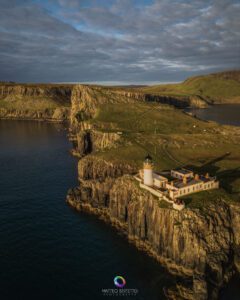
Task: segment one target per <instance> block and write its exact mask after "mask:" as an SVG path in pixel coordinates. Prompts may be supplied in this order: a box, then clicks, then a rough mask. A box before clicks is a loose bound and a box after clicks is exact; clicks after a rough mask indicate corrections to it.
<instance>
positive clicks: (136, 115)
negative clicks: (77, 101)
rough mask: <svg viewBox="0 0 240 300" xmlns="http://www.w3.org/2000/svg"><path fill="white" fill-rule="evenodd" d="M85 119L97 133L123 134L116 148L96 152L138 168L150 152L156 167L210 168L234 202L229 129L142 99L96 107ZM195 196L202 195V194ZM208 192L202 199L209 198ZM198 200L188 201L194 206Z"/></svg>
mask: <svg viewBox="0 0 240 300" xmlns="http://www.w3.org/2000/svg"><path fill="white" fill-rule="evenodd" d="M90 122H91V123H94V124H95V126H97V128H99V129H100V130H102V131H110V132H118V131H121V132H122V139H121V142H120V143H119V145H118V147H117V148H114V149H106V150H105V151H98V152H97V153H95V155H98V156H100V157H103V158H104V159H107V160H111V161H114V160H118V161H124V162H127V163H129V164H134V165H135V166H136V168H140V167H141V166H142V163H143V158H144V156H145V155H146V154H147V153H149V154H150V155H151V156H152V157H153V159H154V164H155V169H156V170H166V169H171V168H175V167H179V166H183V167H188V168H191V169H193V170H194V171H195V172H198V173H202V174H204V173H206V172H209V173H210V175H217V176H218V178H219V180H220V184H221V187H222V188H223V190H224V193H225V196H226V195H228V197H230V198H231V199H232V200H233V201H239V197H240V188H239V187H240V184H239V183H240V179H239V178H240V171H239V169H238V168H240V135H239V133H237V129H235V128H234V127H232V128H231V127H225V126H221V125H217V124H215V123H213V122H204V121H201V120H198V119H195V118H193V117H191V116H189V115H186V114H185V113H183V112H182V111H181V110H178V109H174V108H172V107H170V106H168V105H160V104H156V103H143V102H141V103H140V102H138V103H129V104H121V103H118V104H115V105H114V104H105V105H100V106H99V108H98V110H97V113H96V115H95V117H94V118H93V119H92V120H91V121H90ZM235 131H236V132H235ZM222 133H224V134H222ZM221 191H222V190H221ZM196 195H197V194H196ZM199 195H200V196H199V197H200V198H199V199H202V197H203V196H204V195H205V194H202V193H200V194H199ZM207 195H208V194H207ZM209 195H210V196H211V195H212V194H211V193H210V194H209ZM209 195H208V198H206V199H210V200H211V199H212V198H211V197H209ZM215 196H216V194H215V191H214V192H213V198H214V197H215ZM194 197H195V196H193V199H195V198H194ZM196 197H198V196H196ZM197 199H198V198H196V200H194V201H193V202H192V205H193V204H194V207H197V205H198V204H197V203H198V200H197ZM206 201H208V200H206ZM195 204H196V205H195Z"/></svg>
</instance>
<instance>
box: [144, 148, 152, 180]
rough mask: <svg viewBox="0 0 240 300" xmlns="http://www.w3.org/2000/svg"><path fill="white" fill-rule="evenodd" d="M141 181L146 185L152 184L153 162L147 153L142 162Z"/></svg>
mask: <svg viewBox="0 0 240 300" xmlns="http://www.w3.org/2000/svg"><path fill="white" fill-rule="evenodd" d="M143 183H144V184H145V185H148V186H153V162H152V158H151V156H150V155H149V154H148V155H147V156H146V157H145V160H144V163H143Z"/></svg>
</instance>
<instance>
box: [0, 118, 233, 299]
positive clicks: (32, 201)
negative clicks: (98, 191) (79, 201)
mask: <svg viewBox="0 0 240 300" xmlns="http://www.w3.org/2000/svg"><path fill="white" fill-rule="evenodd" d="M70 148H71V144H70V143H69V142H68V140H67V137H66V130H64V128H63V127H62V125H56V124H46V123H41V122H27V121H0V299H1V300H5V299H6V300H15V299H16V300H30V299H31V300H36V299H53V300H55V299H56V300H61V299H64V300H65V299H66V300H74V299H78V300H80V299H81V300H85V299H86V300H88V299H89V300H92V299H94V300H95V299H96V300H97V299H106V298H108V299H109V298H110V297H107V296H103V294H102V289H114V288H115V286H114V283H113V279H114V277H115V276H116V275H121V276H123V277H124V278H125V279H126V286H125V288H128V289H137V290H138V294H137V296H133V297H127V296H124V297H121V298H122V299H144V300H145V299H146V300H154V299H165V297H164V293H163V287H166V286H169V285H172V284H175V283H176V281H177V279H176V278H175V277H173V276H171V275H169V273H168V272H166V270H165V269H163V268H162V267H161V266H160V265H159V264H158V263H156V262H155V261H154V260H153V259H151V258H149V257H148V256H146V255H145V254H144V253H141V252H139V251H138V250H136V249H135V247H133V246H131V245H129V244H128V242H127V241H126V240H125V238H124V237H122V236H119V235H118V234H117V232H116V231H115V230H114V229H112V228H111V227H109V226H108V225H106V224H104V223H103V222H101V221H99V220H98V219H97V218H95V217H92V216H89V215H85V214H82V213H81V214H80V213H77V212H75V211H74V210H73V209H71V208H70V207H69V206H68V205H67V204H66V203H65V196H66V193H67V190H68V188H70V187H73V186H75V185H77V161H76V159H75V158H73V157H72V156H71V155H70V154H69V149H70ZM236 286H237V284H236V283H235V284H234V283H233V288H230V290H229V291H226V292H225V296H224V297H223V298H222V299H228V297H227V296H230V295H231V293H233V294H232V295H231V298H229V299H237V298H236V297H235V298H234V296H236V295H237V294H236V291H237V290H236ZM234 288H235V291H234ZM111 298H112V297H111ZM117 298H118V299H119V297H117ZM117 298H116V297H115V299H117Z"/></svg>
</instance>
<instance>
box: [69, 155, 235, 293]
mask: <svg viewBox="0 0 240 300" xmlns="http://www.w3.org/2000/svg"><path fill="white" fill-rule="evenodd" d="M78 170H79V181H80V185H79V186H78V187H76V188H73V189H70V190H69V192H68V195H67V202H68V203H69V204H70V205H71V206H73V207H74V208H76V209H77V210H78V211H86V212H89V213H92V214H96V215H98V216H99V217H100V218H101V219H103V220H104V221H106V222H108V223H110V224H112V225H113V226H115V227H117V228H118V229H119V230H120V231H121V232H122V233H123V234H125V235H126V236H127V238H128V239H129V241H130V242H133V243H134V244H135V245H136V246H137V247H138V248H140V249H142V250H144V251H146V252H147V253H148V254H149V255H151V256H153V257H155V258H156V259H157V260H158V261H159V262H160V263H161V264H163V265H165V266H166V267H167V268H168V270H169V271H171V272H173V273H176V274H180V275H183V276H185V277H186V278H189V279H192V289H191V288H190V289H189V290H188V293H186V290H184V291H185V292H184V294H183V292H182V290H181V288H180V287H179V290H178V293H173V295H174V297H175V296H176V295H180V296H181V297H182V298H183V299H217V292H218V289H219V288H220V287H222V286H223V285H224V284H225V283H227V282H228V281H229V279H230V278H231V276H232V275H233V273H234V272H235V271H236V270H237V269H238V270H239V262H240V260H239V249H240V240H239V216H240V210H239V207H236V206H234V205H227V204H226V203H224V202H221V201H219V202H218V203H217V204H216V203H214V204H212V205H210V206H208V207H206V208H205V209H203V210H192V209H185V210H183V211H182V212H178V211H175V210H173V209H172V208H171V207H165V205H164V204H165V203H161V202H159V200H158V199H157V198H155V197H154V196H152V195H151V194H150V193H148V192H146V191H144V190H142V189H140V187H139V185H138V183H137V181H135V179H134V178H133V176H131V175H124V174H131V173H134V171H136V170H134V168H132V167H131V166H128V165H120V164H116V165H115V164H112V163H109V162H106V161H103V160H99V159H98V158H96V157H95V158H94V157H91V156H90V157H87V156H86V157H85V158H84V159H82V160H80V161H79V167H78Z"/></svg>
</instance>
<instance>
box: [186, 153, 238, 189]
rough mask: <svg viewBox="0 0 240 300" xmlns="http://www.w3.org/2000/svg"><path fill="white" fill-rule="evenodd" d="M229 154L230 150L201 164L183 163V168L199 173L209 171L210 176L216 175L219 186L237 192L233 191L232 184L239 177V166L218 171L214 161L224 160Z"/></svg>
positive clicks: (218, 168)
mask: <svg viewBox="0 0 240 300" xmlns="http://www.w3.org/2000/svg"><path fill="white" fill-rule="evenodd" d="M230 154H231V153H230V152H227V153H225V154H223V155H221V156H219V157H216V158H214V159H212V160H210V161H208V162H206V163H203V164H202V165H201V166H196V165H191V164H189V165H185V166H184V168H186V169H190V170H193V171H194V172H196V173H199V174H205V173H209V174H210V175H211V176H215V175H216V176H217V178H218V180H220V185H221V187H223V188H224V189H225V190H226V191H227V192H229V193H231V194H237V192H234V190H233V186H232V184H233V182H234V181H235V180H236V179H237V178H240V167H237V168H234V169H230V170H222V171H220V167H218V166H216V163H218V162H220V161H222V160H224V159H225V158H227V157H228V156H229V155H230Z"/></svg>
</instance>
